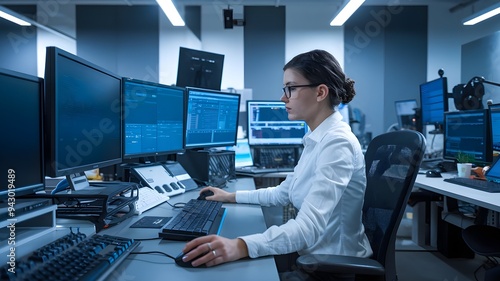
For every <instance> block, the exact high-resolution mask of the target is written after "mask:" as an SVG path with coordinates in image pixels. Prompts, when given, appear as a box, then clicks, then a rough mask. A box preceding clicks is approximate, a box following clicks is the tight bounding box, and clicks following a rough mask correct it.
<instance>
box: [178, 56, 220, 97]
mask: <svg viewBox="0 0 500 281" xmlns="http://www.w3.org/2000/svg"><path fill="white" fill-rule="evenodd" d="M223 67H224V55H222V54H216V53H211V52H206V51H201V50H194V49H189V48H184V47H180V48H179V64H178V67H177V82H176V85H177V86H179V87H196V88H203V89H212V90H217V91H219V90H220V89H221V81H222V69H223Z"/></svg>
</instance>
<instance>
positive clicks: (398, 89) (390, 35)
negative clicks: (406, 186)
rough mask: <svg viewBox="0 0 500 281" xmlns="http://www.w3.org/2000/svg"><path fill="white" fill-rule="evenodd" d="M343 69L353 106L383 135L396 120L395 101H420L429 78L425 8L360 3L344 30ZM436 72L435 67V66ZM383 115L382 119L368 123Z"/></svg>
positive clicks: (369, 128)
mask: <svg viewBox="0 0 500 281" xmlns="http://www.w3.org/2000/svg"><path fill="white" fill-rule="evenodd" d="M344 40H345V41H344V44H345V72H346V74H347V75H348V76H350V77H351V78H353V79H354V80H355V81H356V84H355V87H356V92H357V96H356V97H355V100H354V101H353V105H354V107H357V108H360V109H361V110H362V111H363V112H364V113H365V114H366V116H367V120H368V121H367V125H369V127H368V129H367V131H373V132H374V133H375V134H380V133H383V132H384V131H385V130H386V129H387V128H388V127H389V126H390V125H391V124H393V123H395V122H396V115H395V109H394V101H396V100H404V99H416V100H417V101H419V84H420V83H423V82H425V81H426V77H427V8H426V7H423V6H392V7H388V6H362V7H361V8H360V9H358V11H356V13H355V14H354V15H353V16H352V17H351V18H350V19H349V20H348V21H347V22H346V24H345V29H344ZM436 75H437V70H436ZM376 116H383V122H382V123H376V124H374V123H370V120H375V119H374V118H375V117H376Z"/></svg>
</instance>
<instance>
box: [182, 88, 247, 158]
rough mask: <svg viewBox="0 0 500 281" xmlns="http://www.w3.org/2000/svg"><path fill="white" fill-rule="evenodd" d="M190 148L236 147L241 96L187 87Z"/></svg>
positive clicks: (187, 123)
mask: <svg viewBox="0 0 500 281" xmlns="http://www.w3.org/2000/svg"><path fill="white" fill-rule="evenodd" d="M186 91H187V112H186V144H185V148H186V149H205V148H210V147H219V146H220V147H222V146H232V145H235V144H236V136H237V131H238V117H239V109H240V95H239V94H235V93H227V92H221V91H216V90H210V89H201V88H192V87H187V88H186Z"/></svg>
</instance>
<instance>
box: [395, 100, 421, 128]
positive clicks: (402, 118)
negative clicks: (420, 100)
mask: <svg viewBox="0 0 500 281" xmlns="http://www.w3.org/2000/svg"><path fill="white" fill-rule="evenodd" d="M394 106H395V108H396V117H397V119H398V124H399V128H400V129H401V130H417V125H416V124H417V123H416V114H415V113H416V112H415V111H416V110H417V108H418V105H417V100H415V99H410V100H399V101H395V102H394Z"/></svg>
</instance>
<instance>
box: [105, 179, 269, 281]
mask: <svg viewBox="0 0 500 281" xmlns="http://www.w3.org/2000/svg"><path fill="white" fill-rule="evenodd" d="M254 188H255V185H254V182H253V179H252V178H239V179H237V180H236V181H233V182H231V183H229V184H228V187H227V188H226V190H228V191H234V190H237V189H238V190H245V189H247V190H248V189H254ZM198 194H199V190H193V191H189V192H186V193H184V194H181V195H176V196H173V197H171V199H170V200H169V202H170V204H175V203H177V202H187V201H188V200H189V199H192V198H197V197H198ZM223 207H224V208H226V209H227V214H226V218H225V221H224V224H223V227H222V230H221V233H220V235H221V236H224V237H227V238H235V237H238V236H241V235H246V234H253V233H261V232H263V231H264V230H265V229H266V224H265V220H264V216H263V213H262V209H261V207H260V206H258V205H248V204H224V206H223ZM176 213H177V211H176V210H174V209H173V208H172V207H171V206H170V205H168V204H167V203H163V204H162V205H160V206H157V207H155V208H153V209H151V210H149V211H146V212H145V213H143V214H142V215H140V216H134V217H132V218H131V219H128V220H126V221H125V222H123V223H121V224H119V225H117V226H113V227H111V228H109V229H106V230H103V231H101V232H99V234H109V235H116V236H124V237H128V238H134V239H144V238H153V237H158V231H159V229H157V228H155V229H153V228H151V229H147V228H130V226H131V225H132V224H133V223H134V222H136V221H137V220H139V219H140V218H141V217H143V216H173V215H174V214H176ZM185 243H186V242H184V241H169V240H159V239H157V240H149V241H141V244H140V245H139V246H138V247H137V248H136V249H135V252H145V251H161V252H165V253H167V254H169V255H171V256H177V255H178V254H179V253H180V252H181V250H182V248H183V246H184V245H185ZM256 279H258V280H279V276H278V272H277V269H276V265H275V262H274V258H273V257H272V256H268V257H262V258H257V259H249V258H247V259H243V260H239V261H235V262H230V263H225V264H222V265H218V266H215V267H211V268H184V267H180V266H177V265H176V264H175V262H174V261H173V260H172V259H170V258H168V257H166V256H163V255H160V254H143V255H130V256H129V257H128V258H127V259H126V260H125V261H123V262H122V263H121V264H120V265H119V266H118V267H117V268H116V269H115V271H114V272H113V273H112V274H111V275H109V276H108V278H107V279H106V280H147V281H154V280H218V281H224V280H228V281H229V280H231V281H233V280H238V281H244V280H249V281H250V280H251V281H254V280H256Z"/></svg>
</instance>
